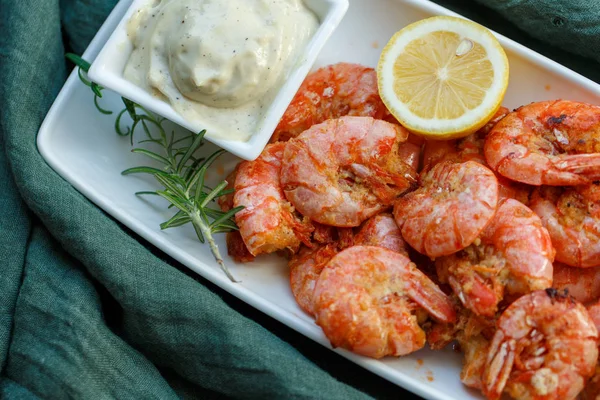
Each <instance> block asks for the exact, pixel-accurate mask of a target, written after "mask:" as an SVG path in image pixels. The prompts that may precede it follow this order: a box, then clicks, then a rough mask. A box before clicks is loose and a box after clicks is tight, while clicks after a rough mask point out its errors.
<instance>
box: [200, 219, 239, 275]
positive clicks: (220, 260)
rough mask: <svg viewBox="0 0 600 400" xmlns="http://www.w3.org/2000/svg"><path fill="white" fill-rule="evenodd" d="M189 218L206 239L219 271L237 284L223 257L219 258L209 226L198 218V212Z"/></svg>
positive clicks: (219, 254)
mask: <svg viewBox="0 0 600 400" xmlns="http://www.w3.org/2000/svg"><path fill="white" fill-rule="evenodd" d="M190 218H191V219H192V224H194V226H195V227H196V228H199V229H200V231H201V232H202V234H203V235H204V237H205V238H206V241H207V242H208V245H209V246H210V251H211V252H212V253H213V256H214V257H215V260H217V263H218V264H219V267H221V270H222V271H223V272H224V273H225V275H227V277H228V278H229V279H230V280H231V282H234V283H237V282H239V281H238V280H237V279H235V278H234V277H233V275H231V272H229V269H227V266H226V265H225V262H224V261H223V257H221V253H220V252H219V247H218V246H217V243H216V242H215V239H214V238H213V236H212V231H211V229H210V226H208V225H207V224H206V223H205V222H204V220H203V219H202V217H201V216H200V213H199V212H198V211H195V212H192V213H190Z"/></svg>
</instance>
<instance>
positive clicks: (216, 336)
mask: <svg viewBox="0 0 600 400" xmlns="http://www.w3.org/2000/svg"><path fill="white" fill-rule="evenodd" d="M364 1H366V0H364ZM114 3H115V2H114V1H109V0H104V1H103V0H87V1H86V0H0V102H1V104H0V134H1V140H0V368H1V375H0V398H7V399H13V398H14V399H18V398H34V397H36V396H39V397H45V398H48V397H51V398H91V399H103V398H119V399H129V398H134V399H140V398H161V399H168V398H175V397H189V398H195V397H202V398H218V397H243V398H267V397H268V398H327V399H335V398H345V399H347V398H363V397H368V396H374V397H377V398H388V397H389V398H398V397H400V398H410V397H411V395H410V394H408V393H406V392H404V391H402V390H401V389H399V388H397V387H396V386H394V385H392V384H390V383H388V382H386V381H384V380H383V379H380V378H378V377H376V376H375V375H372V374H371V373H369V372H367V371H364V370H363V369H361V368H359V367H356V366H354V365H353V364H352V363H350V362H348V361H345V360H344V359H342V358H341V357H339V356H337V355H336V354H334V353H332V352H330V351H326V350H325V349H324V348H323V347H321V346H319V345H317V344H314V343H313V342H311V341H309V340H307V339H305V338H304V337H302V336H301V335H299V334H297V333H295V332H293V331H291V330H290V329H288V328H286V327H285V326H283V325H281V324H280V323H278V322H277V321H274V320H272V319H271V318H269V317H266V316H265V315H262V314H260V313H258V312H256V311H254V310H253V309H252V308H250V307H249V306H247V305H245V304H244V303H242V302H240V301H239V300H237V299H235V298H233V297H232V296H230V295H228V294H227V293H224V292H223V291H221V290H219V289H218V288H216V287H215V286H214V285H212V284H210V283H208V282H206V281H204V280H202V279H201V278H198V277H197V276H193V275H191V274H190V273H188V271H187V270H186V269H185V268H183V267H182V266H180V265H178V264H177V263H175V262H174V261H173V260H170V259H168V258H166V257H165V256H164V255H163V254H161V253H160V252H158V251H157V250H155V249H154V248H152V247H151V246H150V245H149V244H148V243H146V242H144V241H143V240H142V239H140V238H139V237H137V236H136V235H135V234H133V233H132V232H130V231H129V230H128V229H126V228H125V227H123V226H121V225H120V224H119V223H117V222H115V221H114V220H112V219H111V218H110V217H108V216H107V215H106V214H104V212H102V211H101V210H100V209H98V208H96V207H95V206H94V205H92V204H91V203H90V202H88V201H87V200H86V199H85V198H84V197H83V196H82V195H80V194H79V193H78V192H77V191H75V190H74V189H73V188H72V187H71V186H70V185H69V184H68V183H66V182H65V181H63V180H62V179H61V178H60V177H59V176H58V175H56V174H55V173H54V172H53V171H52V170H51V169H50V168H49V167H48V166H47V165H46V164H45V163H44V161H43V160H42V158H41V157H40V155H39V153H38V152H37V149H36V146H35V136H36V134H37V131H38V129H39V126H40V124H41V122H42V120H43V118H44V116H45V114H46V112H47V110H48V108H49V107H50V105H51V104H52V102H53V100H54V97H55V96H56V94H57V93H58V91H59V90H60V88H61V86H62V84H63V82H64V80H65V78H66V76H67V74H68V72H69V71H70V70H71V68H72V65H68V64H67V63H66V62H65V59H64V53H65V52H66V51H73V52H76V53H82V52H83V50H84V49H85V48H86V46H87V44H88V42H89V41H90V40H91V38H92V37H93V36H94V34H95V32H96V30H97V29H98V27H99V26H100V24H101V23H102V21H103V20H104V18H105V17H106V16H107V15H108V13H109V12H110V10H111V8H112V6H113V4H114ZM438 3H440V4H442V5H445V6H447V7H449V8H452V9H454V10H456V11H458V12H459V13H462V14H463V15H465V16H468V17H470V18H472V19H474V20H476V21H478V22H481V23H483V24H485V25H487V26H488V27H490V28H492V29H494V30H496V31H498V32H500V33H503V34H505V35H507V36H509V37H511V38H513V39H515V40H517V41H519V42H520V43H523V44H524V45H526V46H529V47H531V48H534V49H536V50H537V51H539V52H541V53H543V54H545V55H547V56H549V57H551V58H554V59H555V60H557V61H559V62H561V63H563V64H565V65H567V66H568V67H570V68H572V69H575V70H576V71H579V72H580V73H582V74H584V75H586V76H588V77H589V78H591V79H595V80H596V81H598V80H599V79H600V69H599V64H598V60H599V59H600V32H599V24H598V21H599V20H600V4H599V2H598V1H591V0H588V1H584V0H573V1H567V0H562V1H560V0H557V1H550V0H545V1H534V0H530V1H518V0H489V1H484V0H479V1H477V2H473V1H457V0H440V1H438ZM80 128H81V129H85V126H82V127H80ZM457 379H458V377H457Z"/></svg>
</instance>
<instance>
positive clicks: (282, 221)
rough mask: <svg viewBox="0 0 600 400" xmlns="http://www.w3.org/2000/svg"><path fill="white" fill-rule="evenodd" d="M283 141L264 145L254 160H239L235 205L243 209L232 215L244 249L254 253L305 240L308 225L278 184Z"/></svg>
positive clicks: (294, 248) (295, 247)
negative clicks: (296, 213) (297, 214)
mask: <svg viewBox="0 0 600 400" xmlns="http://www.w3.org/2000/svg"><path fill="white" fill-rule="evenodd" d="M284 147H285V143H275V144H271V145H269V146H267V147H266V148H265V150H264V151H263V152H262V153H261V155H260V156H259V157H258V158H257V159H256V160H254V161H244V162H242V163H241V164H240V166H239V168H238V171H237V177H236V180H235V195H234V198H233V203H234V206H235V207H238V206H244V209H243V210H241V211H239V212H238V213H237V214H236V215H235V221H236V223H237V225H238V227H239V228H240V230H239V232H240V235H241V236H242V239H243V240H244V243H245V244H246V247H247V248H248V251H249V252H250V253H251V254H252V255H253V256H257V255H259V254H262V253H273V252H275V251H278V250H283V249H287V250H289V251H291V252H292V253H294V252H296V251H297V250H298V248H299V247H300V243H301V238H302V239H304V240H305V241H308V236H309V233H310V231H311V229H313V228H312V226H310V224H308V223H306V222H304V221H301V220H300V219H299V218H298V217H297V216H296V215H295V214H294V208H293V207H292V205H291V204H290V203H289V202H288V201H287V200H286V199H285V196H284V194H283V190H282V189H281V186H280V184H279V177H280V171H281V159H282V157H283V150H284Z"/></svg>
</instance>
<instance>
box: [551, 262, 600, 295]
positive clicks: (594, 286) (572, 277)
mask: <svg viewBox="0 0 600 400" xmlns="http://www.w3.org/2000/svg"><path fill="white" fill-rule="evenodd" d="M552 287H554V288H555V289H558V290H564V289H566V290H568V291H569V294H570V295H571V296H573V297H574V298H575V300H577V301H579V302H581V303H583V304H587V303H590V302H592V301H595V300H597V299H600V267H595V268H593V267H592V268H577V267H569V266H568V265H565V264H563V263H559V262H555V263H554V282H553V283H552Z"/></svg>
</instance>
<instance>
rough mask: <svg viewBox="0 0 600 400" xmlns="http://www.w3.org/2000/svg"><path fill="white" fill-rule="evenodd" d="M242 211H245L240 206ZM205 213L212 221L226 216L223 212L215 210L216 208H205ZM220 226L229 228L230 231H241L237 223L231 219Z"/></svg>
mask: <svg viewBox="0 0 600 400" xmlns="http://www.w3.org/2000/svg"><path fill="white" fill-rule="evenodd" d="M240 209H243V207H241V206H240ZM204 212H206V215H208V216H209V217H210V218H212V219H219V218H221V217H222V216H223V215H225V213H224V212H223V211H221V210H215V209H214V208H205V209H204ZM238 212H239V210H238ZM219 225H221V226H223V227H224V228H227V230H228V231H237V230H239V227H238V226H237V224H236V223H235V221H234V220H233V218H231V219H229V220H224V221H223V222H221V223H220V224H219Z"/></svg>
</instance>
